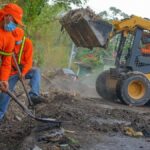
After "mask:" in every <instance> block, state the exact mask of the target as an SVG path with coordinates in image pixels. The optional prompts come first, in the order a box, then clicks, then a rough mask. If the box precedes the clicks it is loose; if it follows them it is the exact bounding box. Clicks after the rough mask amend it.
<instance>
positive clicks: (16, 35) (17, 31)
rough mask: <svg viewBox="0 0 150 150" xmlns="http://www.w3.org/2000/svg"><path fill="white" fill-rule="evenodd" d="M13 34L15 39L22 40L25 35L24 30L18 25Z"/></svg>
mask: <svg viewBox="0 0 150 150" xmlns="http://www.w3.org/2000/svg"><path fill="white" fill-rule="evenodd" d="M12 35H13V36H14V38H15V41H21V40H22V38H23V36H24V30H23V29H21V28H19V27H17V28H16V29H15V30H14V31H12Z"/></svg>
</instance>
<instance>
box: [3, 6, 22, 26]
mask: <svg viewBox="0 0 150 150" xmlns="http://www.w3.org/2000/svg"><path fill="white" fill-rule="evenodd" d="M2 10H3V11H4V13H5V15H6V14H7V15H12V16H13V18H14V20H15V21H16V22H17V23H18V24H20V25H22V26H24V25H23V23H22V16H23V10H22V8H21V7H20V6H18V5H17V4H13V3H8V4H7V5H5V6H4V8H3V9H2Z"/></svg>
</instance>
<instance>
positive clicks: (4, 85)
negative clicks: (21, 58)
mask: <svg viewBox="0 0 150 150" xmlns="http://www.w3.org/2000/svg"><path fill="white" fill-rule="evenodd" d="M8 87H9V86H8V81H0V90H1V91H2V92H7V91H8Z"/></svg>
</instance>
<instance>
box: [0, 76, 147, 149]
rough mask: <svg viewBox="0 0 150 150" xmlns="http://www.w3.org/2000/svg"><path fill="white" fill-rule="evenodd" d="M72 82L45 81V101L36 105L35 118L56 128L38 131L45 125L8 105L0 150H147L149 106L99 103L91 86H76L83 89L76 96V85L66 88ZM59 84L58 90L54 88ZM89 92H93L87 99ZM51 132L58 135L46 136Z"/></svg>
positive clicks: (77, 91)
mask: <svg viewBox="0 0 150 150" xmlns="http://www.w3.org/2000/svg"><path fill="white" fill-rule="evenodd" d="M56 81H57V82H56ZM71 82H72V81H70V80H67V79H65V81H63V80H59V79H58V80H53V82H52V84H51V85H50V84H48V83H47V93H46V96H47V103H43V104H41V105H37V106H36V115H38V116H40V117H41V116H42V117H50V118H56V119H58V120H61V121H62V127H61V128H47V129H45V130H41V131H40V130H37V129H39V127H44V126H47V124H43V123H40V122H37V121H34V120H32V119H30V118H29V117H28V116H26V115H25V114H24V113H23V112H22V111H21V110H20V109H18V106H17V105H16V104H14V102H12V103H11V106H10V109H9V112H8V115H7V118H5V120H4V122H3V123H2V124H1V125H0V150H40V149H41V150H100V149H102V150H108V149H109V150H116V149H118V150H126V149H132V150H141V149H143V150H149V145H150V137H148V136H149V134H148V133H149V131H150V109H149V107H148V106H147V107H129V106H125V105H123V104H120V103H114V102H110V101H107V100H104V99H101V98H100V97H98V96H97V95H94V92H93V91H94V89H93V86H92V85H91V84H90V86H86V89H85V86H84V85H83V83H80V86H79V87H80V88H81V87H82V86H83V87H84V90H83V89H82V93H79V92H80V90H81V89H80V90H76V88H78V86H77V85H78V84H77V85H75V87H74V88H72V89H71V87H72V86H71V87H70V83H71ZM58 83H59V84H60V83H61V86H62V87H61V86H59V88H58ZM64 83H65V84H64ZM66 83H67V84H68V85H67V84H66ZM52 85H53V86H52ZM63 85H65V86H66V87H65V88H64V86H63ZM52 87H53V88H52ZM73 90H75V93H74V91H73ZM88 91H90V92H89V93H91V95H92V94H93V95H92V96H91V97H90V94H89V95H88ZM86 93H87V97H86ZM22 98H23V96H22ZM22 98H20V99H22ZM16 116H17V117H16ZM18 117H19V118H18ZM125 127H131V128H133V129H134V130H135V131H140V132H142V133H143V136H140V137H133V136H128V135H125V132H124V128H125ZM56 130H57V131H56ZM53 131H54V133H57V135H56V137H53V138H51V133H52V132H53ZM42 137H44V138H43V139H42Z"/></svg>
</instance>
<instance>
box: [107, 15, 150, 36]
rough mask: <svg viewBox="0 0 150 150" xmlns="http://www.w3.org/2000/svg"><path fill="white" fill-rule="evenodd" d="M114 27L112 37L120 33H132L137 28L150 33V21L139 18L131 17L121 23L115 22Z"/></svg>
mask: <svg viewBox="0 0 150 150" xmlns="http://www.w3.org/2000/svg"><path fill="white" fill-rule="evenodd" d="M112 25H113V28H114V29H113V32H112V33H110V37H112V36H114V35H115V34H117V33H119V32H124V34H125V35H126V34H128V33H129V32H130V33H132V32H134V31H135V29H136V28H137V27H139V28H142V29H144V30H149V31H150V20H149V19H145V18H142V17H138V16H131V17H130V18H127V19H123V20H120V21H118V20H113V21H112Z"/></svg>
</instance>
